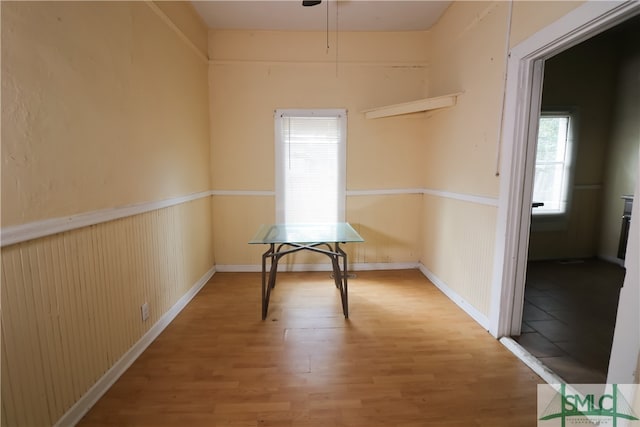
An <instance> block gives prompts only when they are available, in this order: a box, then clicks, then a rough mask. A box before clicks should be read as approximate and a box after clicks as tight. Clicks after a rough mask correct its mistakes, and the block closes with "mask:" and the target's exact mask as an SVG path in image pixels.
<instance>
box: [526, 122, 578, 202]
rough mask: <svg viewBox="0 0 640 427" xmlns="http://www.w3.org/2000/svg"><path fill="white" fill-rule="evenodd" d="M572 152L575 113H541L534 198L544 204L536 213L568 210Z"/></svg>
mask: <svg viewBox="0 0 640 427" xmlns="http://www.w3.org/2000/svg"><path fill="white" fill-rule="evenodd" d="M571 153H572V138H571V116H570V115H569V114H544V115H543V116H542V117H540V122H539V125H538V144H537V148H536V168H535V179H534V185H533V201H534V202H542V203H544V205H543V206H541V207H539V208H536V209H534V210H533V214H534V215H544V214H547V215H548V214H564V213H566V212H567V203H568V197H569V181H570V177H571V174H570V173H571V161H572V159H571Z"/></svg>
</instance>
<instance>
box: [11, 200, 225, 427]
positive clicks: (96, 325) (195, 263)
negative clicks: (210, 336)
mask: <svg viewBox="0 0 640 427" xmlns="http://www.w3.org/2000/svg"><path fill="white" fill-rule="evenodd" d="M210 212H211V200H210V198H208V197H207V198H202V199H198V200H194V201H190V202H187V203H183V204H180V205H176V206H171V207H167V208H164V209H159V210H155V211H151V212H147V213H143V214H139V215H134V216H129V217H126V218H121V219H118V220H115V221H110V222H104V223H100V224H96V225H91V226H88V227H83V228H79V229H76V230H71V231H66V232H63V233H59V234H54V235H51V236H47V237H43V238H40V239H36V240H30V241H26V242H22V243H17V244H14V245H11V246H6V247H4V248H3V249H2V372H1V374H2V402H3V408H2V426H16V425H25V426H26V425H29V426H36V425H37V426H45V425H53V424H54V423H55V422H56V421H57V420H58V419H59V418H60V417H61V416H62V415H63V414H65V412H66V411H67V410H69V408H70V407H72V406H73V404H74V403H75V402H76V401H78V400H79V399H80V398H81V397H82V396H83V395H84V394H85V393H86V392H87V390H88V389H89V388H90V387H91V386H92V385H93V384H94V383H96V381H98V380H99V379H100V378H101V377H102V376H103V375H104V374H105V373H106V372H107V371H108V370H109V368H110V367H111V366H113V365H114V363H116V362H117V361H118V360H119V359H120V358H121V357H122V355H123V354H125V353H126V352H127V351H128V350H129V349H130V348H131V347H132V346H133V345H134V344H135V343H136V342H137V341H138V340H139V339H140V337H142V336H143V335H144V334H145V333H146V332H147V330H149V328H150V327H151V326H153V325H154V324H155V323H156V321H157V320H158V319H159V318H160V317H161V316H162V315H163V314H164V313H165V312H166V311H167V310H169V309H170V308H171V307H172V306H173V305H174V304H175V303H176V301H178V300H179V299H180V298H181V297H182V296H183V295H184V294H185V293H186V292H187V291H188V290H189V289H190V288H191V287H192V286H193V284H194V283H195V282H196V281H198V279H199V278H200V277H201V276H202V275H203V274H204V273H205V272H207V271H208V270H209V269H211V267H212V265H213V250H212V242H211V240H212V239H211V235H212V233H211V224H210V219H209V218H210ZM145 302H146V303H148V305H149V318H148V319H147V320H145V321H143V320H142V313H141V305H142V304H143V303H145Z"/></svg>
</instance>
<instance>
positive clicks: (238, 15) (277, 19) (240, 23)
mask: <svg viewBox="0 0 640 427" xmlns="http://www.w3.org/2000/svg"><path fill="white" fill-rule="evenodd" d="M192 3H193V5H194V7H195V9H196V11H197V12H198V13H199V14H200V16H201V17H202V19H203V20H204V21H205V23H206V24H207V25H208V26H209V28H211V29H226V30H291V31H304V30H308V31H322V30H326V29H327V18H328V21H329V24H328V27H329V29H331V30H335V29H336V21H337V23H338V30H339V31H415V30H427V29H429V28H430V27H431V26H432V25H433V24H434V23H435V22H436V21H437V20H438V18H440V15H442V13H443V12H444V11H445V9H446V8H447V7H448V6H449V4H451V1H433V0H410V1H404V0H391V1H383V0H338V1H336V0H330V1H329V0H323V1H322V3H321V4H319V5H317V6H311V7H303V6H302V0H284V1H282V0H280V1H274V0H258V1H245V0H231V1H229V0H194V1H192ZM327 9H328V13H327ZM336 18H337V19H336Z"/></svg>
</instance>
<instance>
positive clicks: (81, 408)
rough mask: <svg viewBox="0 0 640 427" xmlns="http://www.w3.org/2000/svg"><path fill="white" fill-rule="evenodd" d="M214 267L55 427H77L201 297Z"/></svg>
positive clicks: (213, 271) (213, 272)
mask: <svg viewBox="0 0 640 427" xmlns="http://www.w3.org/2000/svg"><path fill="white" fill-rule="evenodd" d="M215 272H216V269H215V267H212V268H211V269H210V270H209V271H207V272H206V273H205V274H204V275H203V276H202V277H201V278H200V280H198V282H196V284H195V285H193V286H192V287H191V289H189V290H188V291H187V293H185V294H184V295H183V296H182V298H180V299H179V300H178V302H176V303H175V304H174V305H173V307H171V308H170V309H169V310H168V311H167V312H166V313H165V314H164V315H163V316H162V317H161V318H160V319H159V320H158V321H157V322H156V323H155V324H154V325H153V326H152V327H151V329H149V330H148V331H147V333H146V334H144V335H143V336H142V338H140V339H139V340H138V342H136V343H135V344H134V345H133V347H131V348H130V349H129V350H128V351H127V352H126V353H125V354H124V355H123V356H122V357H121V358H120V359H119V360H118V361H117V362H116V363H114V365H113V366H112V367H111V368H110V369H109V370H108V371H107V372H106V373H105V374H104V375H103V376H102V378H100V379H99V380H98V381H97V382H96V383H95V384H94V385H93V386H92V387H91V388H90V389H89V390H88V391H87V392H86V393H85V394H84V395H83V396H82V397H81V398H80V399H79V400H78V401H77V402H76V403H75V404H74V405H73V406H72V407H71V408H70V409H69V410H68V411H67V412H66V413H65V414H64V415H63V416H62V417H61V418H60V419H59V420H58V422H57V423H55V424H54V427H63V426H64V427H66V426H74V425H76V424H77V423H78V422H80V420H81V419H82V417H83V416H84V415H85V414H86V413H87V412H88V411H89V410H90V409H91V407H92V406H93V405H95V404H96V402H97V401H98V400H99V399H100V398H101V397H102V395H104V394H105V393H106V392H107V390H109V388H110V387H111V386H112V385H113V384H114V383H115V382H116V381H117V380H118V378H120V376H121V375H122V374H124V373H125V371H126V370H127V369H128V368H129V366H131V364H132V363H133V362H135V360H136V359H137V358H138V357H139V356H140V355H141V354H142V352H143V351H144V350H145V349H146V348H147V347H148V346H149V345H150V344H151V343H152V342H153V341H154V340H155V339H156V338H157V337H158V335H160V333H161V332H162V331H163V330H164V328H166V327H167V326H168V325H169V323H171V321H172V320H173V319H174V318H175V317H176V316H177V315H178V313H180V312H181V311H182V309H183V308H185V307H186V305H187V304H188V303H189V301H191V299H192V298H193V297H194V296H196V295H197V293H198V292H199V291H200V289H202V287H203V286H204V285H205V284H206V283H207V282H208V281H209V279H211V277H212V276H213V275H214V274H215Z"/></svg>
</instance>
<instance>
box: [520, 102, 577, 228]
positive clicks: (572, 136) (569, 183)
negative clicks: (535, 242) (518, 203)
mask: <svg viewBox="0 0 640 427" xmlns="http://www.w3.org/2000/svg"><path fill="white" fill-rule="evenodd" d="M545 117H568V118H569V125H568V128H567V154H568V156H569V159H568V160H565V162H564V163H563V164H564V165H565V169H566V172H565V186H564V187H565V197H566V203H565V209H564V212H544V211H540V210H539V208H533V209H532V214H531V217H532V221H531V226H532V230H533V231H552V230H562V229H566V227H567V225H568V219H569V215H570V213H571V207H572V199H573V187H574V184H573V182H574V175H575V166H576V154H577V146H578V144H577V141H578V140H577V129H578V112H577V110H576V109H575V108H573V107H561V108H543V109H542V110H541V112H540V116H539V117H538V123H537V127H538V130H537V131H536V150H535V152H534V153H535V155H536V156H537V151H538V150H537V148H538V136H539V132H540V119H542V118H545ZM537 164H538V163H537V160H536V161H534V165H533V168H534V170H533V182H534V185H535V167H536V166H537ZM567 164H568V166H567ZM567 169H568V170H567ZM533 201H534V202H535V201H537V200H533Z"/></svg>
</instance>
